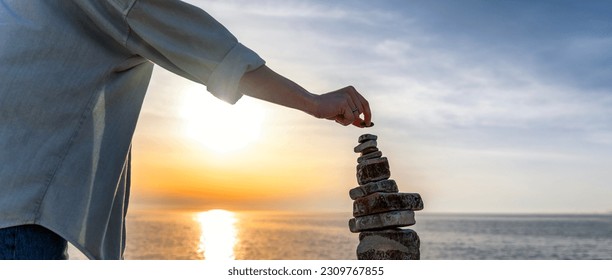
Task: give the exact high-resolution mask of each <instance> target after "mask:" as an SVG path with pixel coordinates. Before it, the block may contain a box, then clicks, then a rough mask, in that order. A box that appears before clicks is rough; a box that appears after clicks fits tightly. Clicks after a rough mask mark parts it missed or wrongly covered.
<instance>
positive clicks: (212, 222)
mask: <svg viewBox="0 0 612 280" xmlns="http://www.w3.org/2000/svg"><path fill="white" fill-rule="evenodd" d="M196 220H197V221H198V222H199V223H200V227H201V228H202V235H201V236H200V245H199V250H198V252H199V253H201V254H203V255H204V259H206V260H233V259H235V258H236V257H235V255H234V247H235V246H236V242H237V241H238V238H237V230H236V222H237V221H238V219H237V218H236V215H235V214H234V213H233V212H230V211H227V210H221V209H215V210H209V211H206V212H200V213H198V214H197V215H196Z"/></svg>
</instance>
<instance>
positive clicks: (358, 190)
mask: <svg viewBox="0 0 612 280" xmlns="http://www.w3.org/2000/svg"><path fill="white" fill-rule="evenodd" d="M375 192H385V193H396V192H398V189H397V184H396V183H395V180H382V181H377V182H371V183H367V184H365V185H361V186H358V187H355V188H352V189H351V190H350V191H349V196H350V197H351V199H352V200H355V199H357V198H360V197H363V196H366V195H368V194H371V193H375Z"/></svg>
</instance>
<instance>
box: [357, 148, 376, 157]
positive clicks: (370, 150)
mask: <svg viewBox="0 0 612 280" xmlns="http://www.w3.org/2000/svg"><path fill="white" fill-rule="evenodd" d="M378 151H379V150H378V148H376V147H369V148H365V149H364V150H363V151H361V156H365V155H369V154H372V153H375V152H378Z"/></svg>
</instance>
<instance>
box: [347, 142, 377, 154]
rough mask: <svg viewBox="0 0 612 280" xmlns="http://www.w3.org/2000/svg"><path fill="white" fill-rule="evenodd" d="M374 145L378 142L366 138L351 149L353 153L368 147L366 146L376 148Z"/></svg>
mask: <svg viewBox="0 0 612 280" xmlns="http://www.w3.org/2000/svg"><path fill="white" fill-rule="evenodd" d="M376 145H378V143H376V140H368V141H365V142H363V143H361V144H359V145H357V146H356V147H355V148H354V149H353V151H354V152H355V153H361V152H363V150H365V149H368V148H376Z"/></svg>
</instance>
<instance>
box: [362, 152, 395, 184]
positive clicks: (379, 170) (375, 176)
mask: <svg viewBox="0 0 612 280" xmlns="http://www.w3.org/2000/svg"><path fill="white" fill-rule="evenodd" d="M389 177H391V171H390V170H389V161H388V160H387V158H386V157H381V158H374V159H368V160H364V161H362V162H361V163H359V164H357V183H359V185H365V184H367V183H370V182H375V181H380V180H386V179H389Z"/></svg>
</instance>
